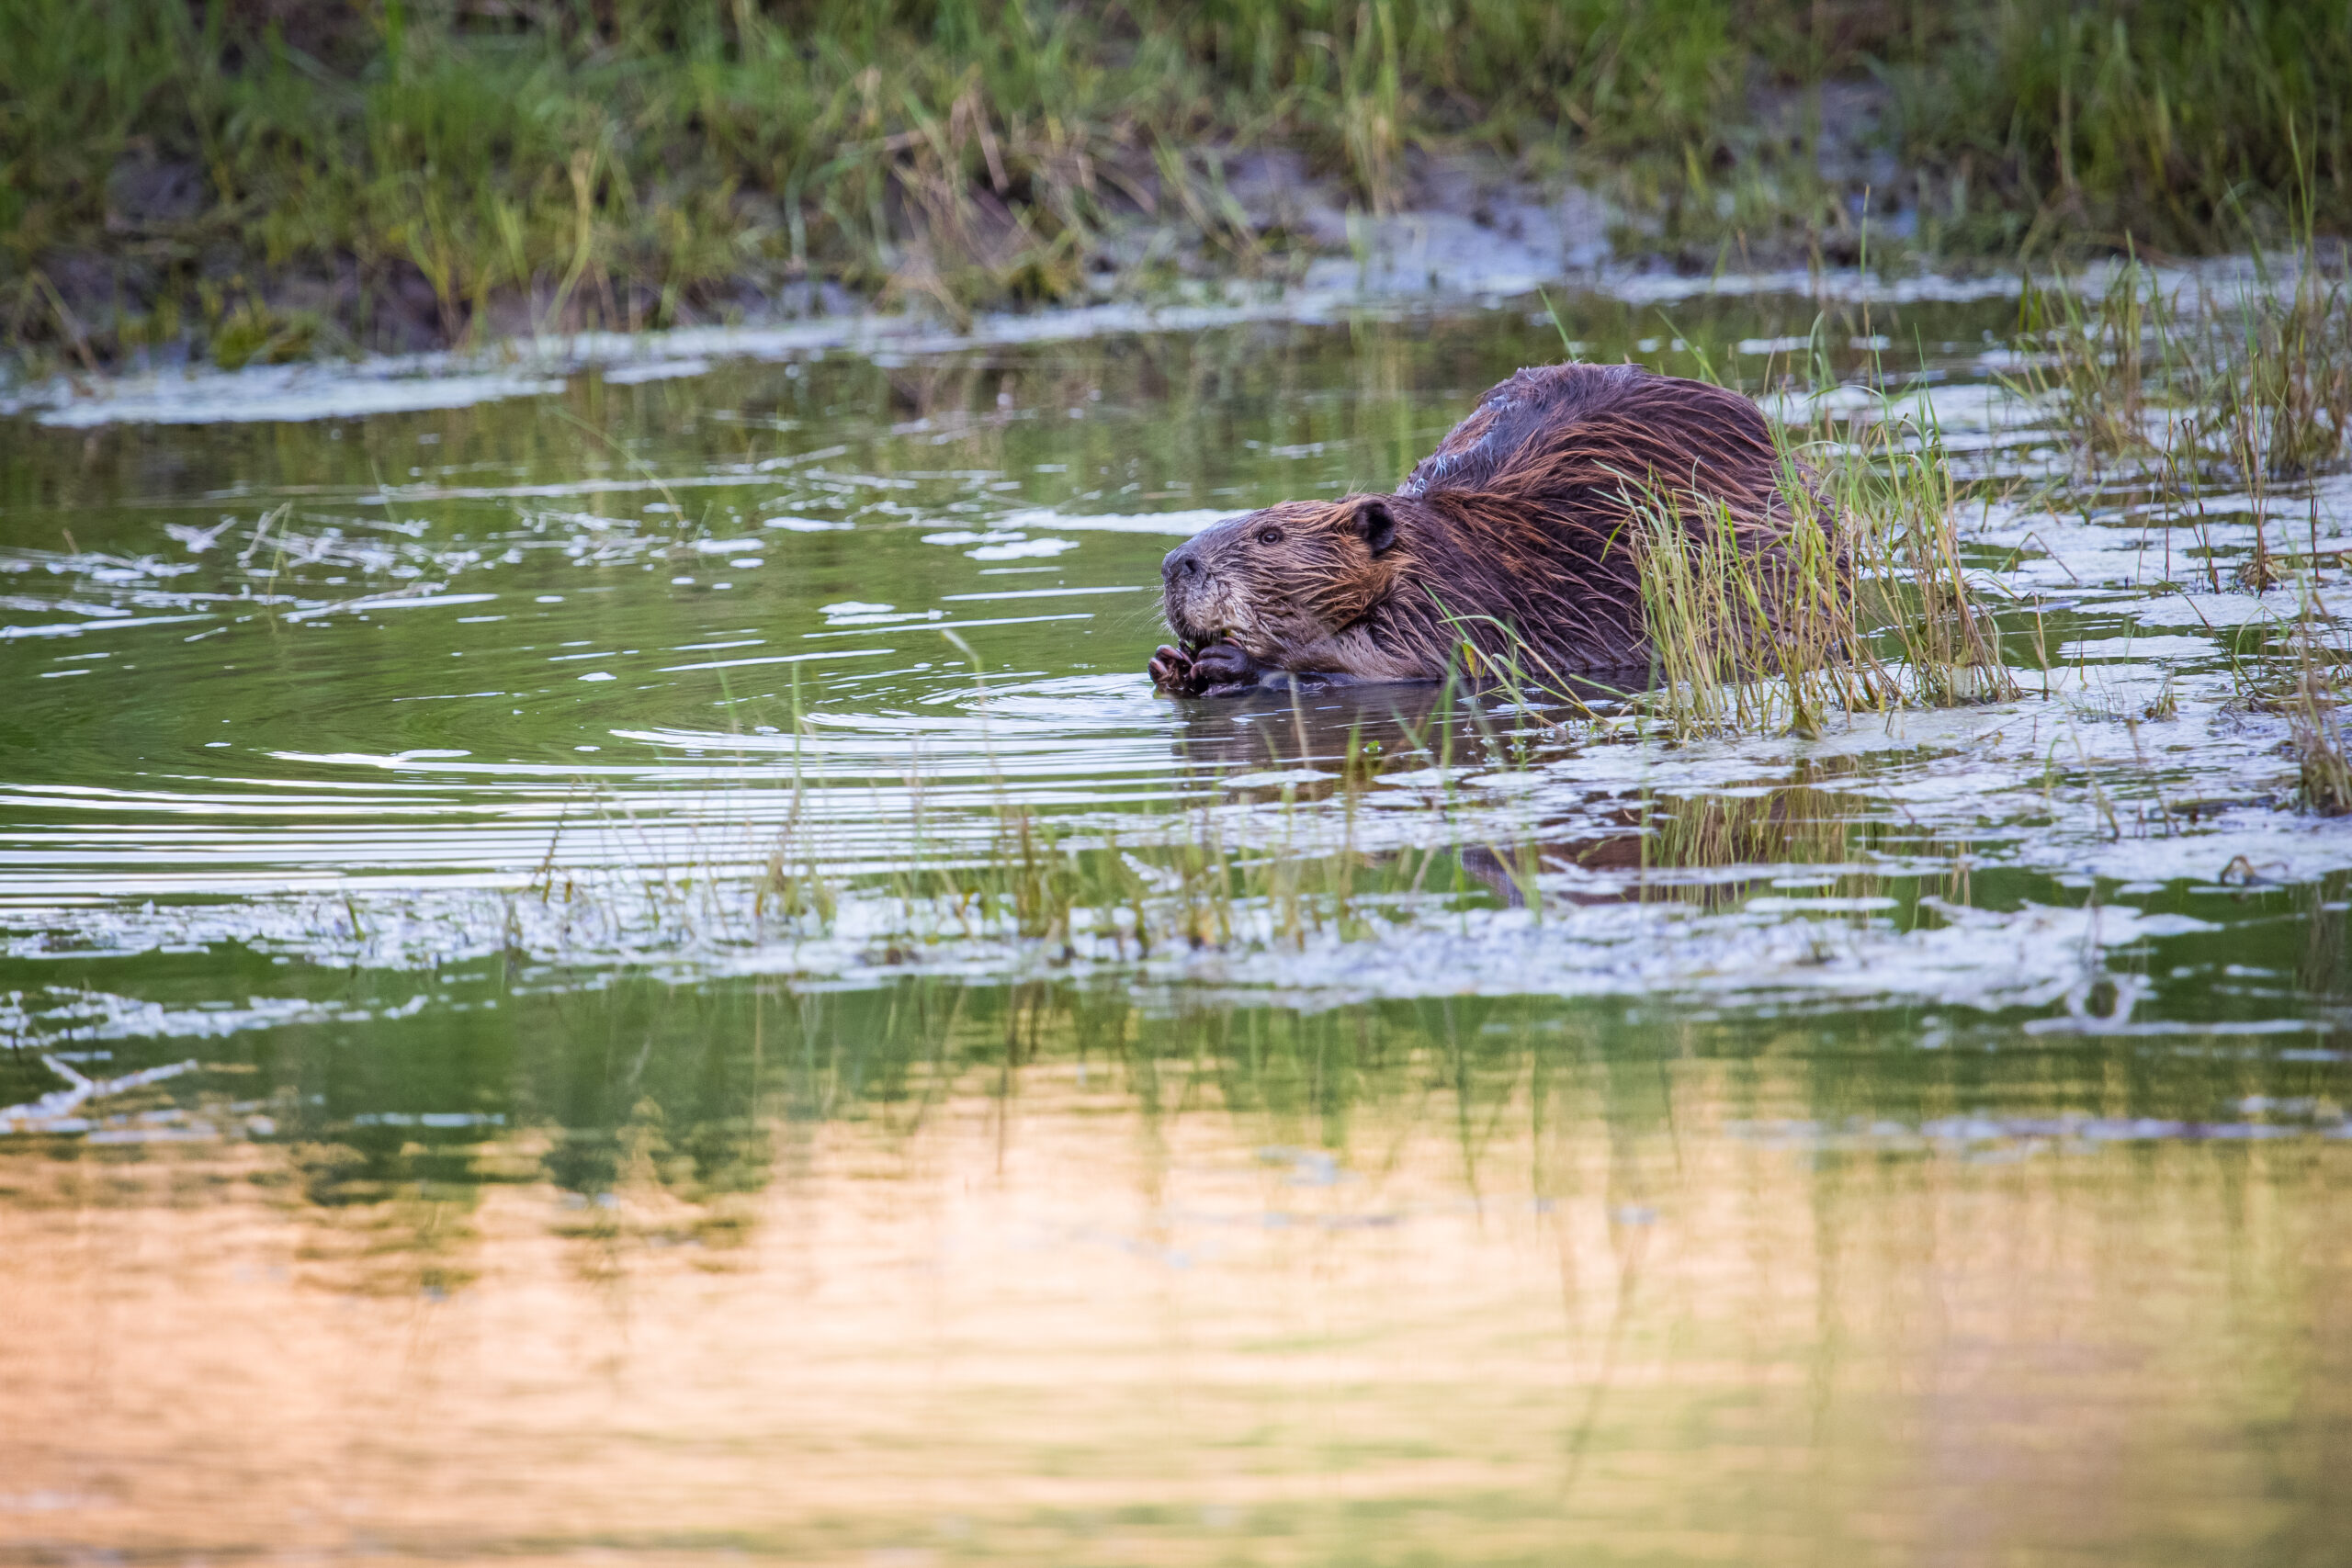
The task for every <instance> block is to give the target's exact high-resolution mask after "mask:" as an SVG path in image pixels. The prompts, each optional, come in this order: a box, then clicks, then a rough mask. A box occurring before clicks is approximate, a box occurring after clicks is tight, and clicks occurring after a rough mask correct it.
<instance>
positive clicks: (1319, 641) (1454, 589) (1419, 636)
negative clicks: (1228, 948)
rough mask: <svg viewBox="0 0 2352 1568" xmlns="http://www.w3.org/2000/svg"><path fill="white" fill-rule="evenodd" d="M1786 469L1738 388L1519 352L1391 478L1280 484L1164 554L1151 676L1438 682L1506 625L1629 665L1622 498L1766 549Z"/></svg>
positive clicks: (1777, 529) (1555, 652) (1780, 509)
mask: <svg viewBox="0 0 2352 1568" xmlns="http://www.w3.org/2000/svg"><path fill="white" fill-rule="evenodd" d="M1783 479H1784V474H1783V470H1782V465H1781V457H1780V454H1779V453H1778V451H1777V450H1776V449H1775V447H1774V446H1773V442H1772V437H1771V433H1770V430H1769V429H1768V428H1767V427H1766V425H1765V423H1764V416H1763V414H1762V412H1761V411H1759V410H1758V408H1757V406H1756V405H1755V404H1754V403H1753V402H1751V401H1750V400H1747V398H1745V397H1742V396H1740V395H1739V394H1738V393H1736V392H1732V391H1727V390H1725V389H1723V388H1721V387H1714V386H1709V385H1707V384H1706V383H1703V382H1699V381H1687V380H1682V379H1680V378H1675V377H1669V376H1659V375H1655V374H1653V373H1651V372H1649V371H1647V370H1645V369H1642V368H1641V367H1637V366H1630V365H1608V366H1601V365H1555V366H1547V367H1543V368H1540V369H1532V370H1521V371H1520V372H1519V373H1518V374H1517V375H1515V376H1513V377H1512V378H1510V380H1508V381H1505V382H1503V383H1502V384H1501V385H1499V386H1498V387H1496V388H1494V389H1492V390H1491V391H1489V392H1488V393H1487V395H1486V397H1484V398H1483V399H1481V400H1479V403H1478V407H1477V408H1476V410H1475V411H1474V412H1472V413H1471V414H1470V416H1469V417H1468V418H1467V419H1464V421H1463V422H1462V423H1460V424H1458V425H1456V426H1454V428H1453V431H1452V433H1451V434H1448V435H1447V436H1446V438H1445V440H1444V441H1443V442H1442V443H1441V444H1440V445H1439V446H1438V449H1437V450H1436V451H1435V452H1433V453H1431V454H1430V456H1429V457H1424V458H1423V459H1421V461H1420V462H1419V464H1417V465H1415V467H1414V468H1413V471H1412V473H1411V474H1410V475H1408V477H1407V478H1406V479H1405V482H1404V483H1403V484H1401V485H1399V486H1397V491H1396V492H1395V493H1394V494H1393V495H1388V496H1347V497H1343V498H1342V499H1340V500H1339V501H1336V502H1313V501H1294V502H1283V504H1281V505H1279V506H1272V507H1269V508H1267V509H1265V510H1264V511H1262V512H1253V513H1249V514H1248V515H1246V516H1242V517H1234V518H1228V519H1227V520H1226V521H1224V522H1222V523H1218V524H1216V525H1214V526H1212V527H1210V528H1208V529H1206V530H1204V532H1203V533H1201V534H1200V535H1198V536H1195V537H1194V538H1193V539H1192V540H1191V541H1190V542H1188V543H1186V544H1184V545H1182V546H1179V547H1177V548H1176V549H1174V550H1172V551H1170V553H1169V556H1168V559H1167V561H1166V563H1165V564H1164V566H1163V569H1162V570H1163V575H1164V577H1165V580H1166V592H1165V595H1164V601H1163V603H1164V608H1165V611H1166V614H1167V616H1168V624H1169V626H1170V627H1171V628H1172V629H1173V630H1174V631H1175V632H1176V634H1177V636H1178V637H1180V638H1182V640H1183V643H1184V645H1185V646H1184V647H1183V648H1182V649H1161V650H1160V654H1159V657H1157V658H1155V659H1154V660H1153V661H1152V675H1153V678H1154V680H1155V682H1158V683H1159V685H1160V686H1161V687H1162V689H1165V690H1170V691H1174V692H1178V693H1182V694H1216V693H1219V692H1230V691H1236V690H1241V689H1245V688H1247V687H1248V686H1250V685H1253V684H1256V683H1259V682H1261V681H1263V680H1265V679H1267V678H1269V677H1271V676H1275V675H1279V674H1283V673H1295V674H1306V675H1317V676H1324V677H1330V678H1337V679H1341V680H1358V681H1427V680H1437V679H1440V678H1442V676H1443V675H1444V674H1445V673H1446V671H1447V670H1448V668H1449V666H1453V665H1458V664H1459V662H1460V660H1459V650H1460V649H1461V645H1462V643H1463V641H1464V638H1465V637H1466V638H1467V639H1468V640H1470V641H1471V642H1473V643H1474V644H1476V646H1477V647H1478V649H1479V650H1480V652H1481V653H1482V654H1487V655H1493V654H1497V653H1501V652H1505V651H1507V650H1508V645H1509V644H1510V640H1511V637H1512V636H1513V635H1516V637H1519V638H1521V639H1523V640H1524V643H1525V645H1526V649H1524V650H1522V651H1524V652H1532V654H1533V655H1534V656H1535V658H1536V660H1540V661H1541V664H1546V665H1549V666H1550V667H1551V669H1552V670H1554V671H1560V672H1568V671H1607V670H1623V669H1630V668H1633V667H1636V666H1639V665H1642V664H1644V663H1645V662H1646V661H1647V660H1648V657H1649V649H1648V644H1647V640H1646V637H1645V634H1644V629H1643V625H1642V601H1641V589H1640V582H1639V579H1638V577H1637V575H1636V555H1635V549H1634V524H1633V523H1632V521H1631V517H1632V513H1633V509H1634V506H1636V505H1637V504H1642V503H1644V502H1649V503H1656V502H1659V501H1663V502H1668V503H1669V504H1671V505H1672V506H1673V507H1674V508H1675V509H1676V511H1677V512H1678V513H1679V514H1680V515H1681V516H1682V517H1683V518H1684V519H1685V520H1686V521H1685V525H1686V526H1689V525H1691V524H1693V523H1695V522H1697V521H1698V520H1700V519H1702V518H1703V519H1706V520H1708V522H1709V523H1710V524H1712V523H1713V519H1715V518H1717V517H1727V518H1728V519H1729V520H1730V522H1731V524H1732V525H1733V527H1734V528H1735V529H1736V532H1737V535H1738V537H1739V541H1740V545H1741V547H1742V549H1743V551H1744V552H1747V553H1749V554H1750V555H1751V556H1753V557H1756V558H1773V557H1776V556H1777V555H1778V554H1779V551H1780V547H1781V543H1782V541H1783V540H1784V539H1785V537H1786V535H1787V531H1788V526H1789V523H1790V520H1791V514H1790V508H1789V505H1788V502H1787V498H1786V497H1785V496H1784V495H1783V494H1782V492H1781V486H1782V482H1783ZM1270 531H1271V533H1272V536H1274V537H1273V538H1272V542H1269V539H1268V536H1269V533H1270ZM1497 622H1499V623H1501V626H1508V627H1510V632H1508V633H1507V632H1505V631H1504V630H1502V629H1501V626H1497V625H1495V624H1493V623H1497Z"/></svg>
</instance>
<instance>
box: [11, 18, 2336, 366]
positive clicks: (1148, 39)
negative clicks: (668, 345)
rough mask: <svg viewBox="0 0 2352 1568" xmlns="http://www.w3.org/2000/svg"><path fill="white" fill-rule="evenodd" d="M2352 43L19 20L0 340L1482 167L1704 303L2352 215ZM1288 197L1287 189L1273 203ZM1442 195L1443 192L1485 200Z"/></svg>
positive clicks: (799, 256)
mask: <svg viewBox="0 0 2352 1568" xmlns="http://www.w3.org/2000/svg"><path fill="white" fill-rule="evenodd" d="M2347 84H2352V0H2299V3H2295V4H2285V3H2274V0H2222V3H2209V0H2084V3H2079V4H2075V5H2071V6H2064V7H2057V8H2052V7H2034V6H2020V5H2017V4H2014V3H2013V0H1969V3H1967V4H1962V5H1959V6H1946V7H1925V6H1904V7H1895V6H1885V5H1883V4H1878V3H1876V0H1766V3H1763V4H1752V5H1742V4H1736V3H1735V0H1634V3H1633V4H1617V3H1604V0H1568V3H1566V4H1561V3H1555V0H1480V3H1478V4H1476V5H1468V6H1464V5H1460V4H1456V3H1454V0H1307V3H1305V4H1298V5H1276V4H1273V3H1272V0H1211V3H1209V4H1204V5H1193V4H1175V3H1172V0H1136V3H1134V4H1130V5H1127V6H1120V7H1114V8H1108V9H1104V8H1096V7H1090V6H1075V5H1066V4H1055V3H1052V0H860V3H855V4H846V5H833V6H812V5H807V4H802V3H800V0H765V3H760V0H736V3H733V4H729V5H718V4H708V3H695V0H600V3H598V4H595V5H593V6H592V5H589V4H586V3H584V0H528V3H521V4H497V5H490V4H473V3H470V0H365V3H361V4H356V5H351V6H287V5H282V4H276V3H272V0H208V3H205V4H194V3H191V0H0V332H5V333H6V336H7V337H8V338H9V339H10V340H12V341H13V342H14V343H16V344H20V345H27V346H29V347H32V348H35V349H37V350H39V351H40V353H42V354H44V355H52V356H56V355H62V356H65V357H68V358H71V359H74V360H76V361H78V362H80V363H82V364H84V365H85V366H96V365H99V364H102V363H104V362H106V361H107V360H109V359H112V358H115V357H118V356H119V355H125V354H132V353H136V352H138V351H139V350H141V348H169V347H172V346H174V345H177V344H185V343H190V342H193V343H195V344H198V345H199V346H200V347H201V348H202V350H203V352H206V353H208V354H209V355H211V356H213V357H214V358H216V359H218V360H220V362H221V363H224V364H236V363H243V362H244V361H247V360H251V359H256V358H259V359H280V358H290V357H296V356H300V355H309V354H314V353H318V352H322V351H334V350H340V349H345V348H348V347H353V346H362V345H365V346H393V347H399V346H414V345H417V344H422V343H427V342H447V341H451V340H454V339H458V338H462V337H466V336H469V335H472V334H478V333H483V332H485V331H495V332H503V333H511V332H527V331H530V330H533V329H535V328H539V327H552V328H570V327H575V326H580V325H588V324H595V325H604V326H616V327H639V326H646V325H658V324H665V323H670V322H677V321H695V320H710V319H718V318H723V317H725V316H726V315H728V314H729V313H730V312H732V311H736V310H743V309H747V308H752V307H764V308H773V307H774V305H775V302H776V301H777V300H778V299H779V297H780V296H782V297H786V298H790V297H793V295H794V291H795V290H798V291H800V292H799V295H798V297H799V298H801V299H814V298H815V295H814V293H813V292H811V291H812V290H813V289H814V287H815V286H816V285H818V284H820V283H824V284H833V285H839V286H842V287H846V288H850V289H853V290H856V291H859V292H863V293H867V294H877V295H880V296H882V297H884V298H885V299H899V300H923V301H929V302H930V303H932V304H933V305H934V306H936V307H937V308H939V309H941V310H946V311H948V312H950V313H956V312H960V311H962V310H967V309H969V308H971V307H972V306H974V305H977V304H981V303H989V304H1001V303H1012V304H1019V303H1023V302H1032V301H1046V300H1057V299H1071V298H1076V297H1080V296H1083V295H1086V294H1088V293H1090V292H1093V291H1097V290H1099V289H1102V288H1110V287H1117V288H1138V289H1149V288H1157V287H1161V286H1164V285H1165V284H1167V283H1168V282H1169V281H1170V280H1172V279H1174V278H1176V277H1178V276H1182V275H1184V274H1187V273H1191V274H1196V275H1201V274H1214V275H1218V276H1224V275H1230V274H1235V273H1238V274H1242V275H1250V274H1265V273H1272V274H1280V273H1281V272H1283V270H1284V269H1285V268H1286V267H1287V266H1289V265H1291V264H1292V260H1293V258H1294V257H1295V255H1296V254H1298V252H1299V251H1300V250H1301V249H1302V248H1303V247H1307V246H1310V245H1311V243H1312V242H1311V240H1309V239H1308V237H1307V236H1305V235H1300V234H1294V233H1291V232H1289V231H1286V230H1285V228H1284V227H1283V222H1284V220H1282V219H1281V218H1279V217H1276V216H1270V215H1269V214H1268V213H1266V212H1264V211H1257V212H1255V213H1253V212H1252V211H1250V210H1248V209H1245V206H1244V204H1243V203H1242V202H1241V201H1239V200H1238V199H1237V197H1235V195H1234V190H1235V184H1236V177H1237V176H1238V173H1239V172H1240V169H1241V164H1240V163H1239V160H1242V159H1245V158H1247V157H1249V156H1250V155H1251V154H1253V153H1255V152H1261V151H1263V150H1268V149H1279V150H1283V151H1284V152H1289V153H1295V154H1296V155H1297V156H1298V157H1299V158H1301V159H1302V160H1303V166H1304V168H1305V169H1306V171H1307V172H1308V173H1310V174H1313V175H1318V176H1322V177H1327V178H1328V179H1329V180H1330V181H1332V182H1335V186H1334V188H1335V190H1336V194H1337V199H1338V201H1339V202H1340V204H1341V205H1345V206H1351V207H1353V208H1355V209H1359V210H1361V211H1363V212H1365V213H1371V214H1378V213H1382V212H1385V211H1390V210H1393V209H1397V208H1398V207H1400V206H1402V205H1405V204H1407V203H1408V202H1410V201H1413V200H1416V199H1421V198H1422V197H1424V196H1425V195H1426V193H1423V192H1420V191H1419V184H1420V183H1422V182H1423V180H1424V179H1425V177H1426V176H1427V175H1428V169H1429V164H1428V160H1429V159H1430V157H1432V156H1434V155H1442V154H1448V153H1455V152H1477V153H1480V154H1483V155H1487V156H1489V157H1490V158H1491V159H1492V160H1493V161H1494V164H1495V166H1496V167H1497V168H1498V169H1501V170H1505V171H1508V172H1511V173H1515V174H1517V175H1521V176H1526V177H1532V178H1534V179H1537V180H1539V181H1543V180H1552V179H1558V178H1566V177H1575V178H1578V179H1582V180H1585V181H1587V182H1589V183H1594V184H1598V185H1600V186H1603V187H1604V188H1605V189H1606V190H1607V191H1609V192H1610V193H1611V195H1612V196H1613V197H1615V198H1616V200H1617V201H1618V203H1619V206H1620V209H1621V210H1622V212H1623V218H1624V220H1625V226H1624V230H1623V238H1624V239H1625V241H1626V242H1627V243H1631V244H1633V245H1634V246H1636V247H1638V248H1641V249H1645V250H1654V251H1662V252H1666V253H1668V254H1679V255H1681V256H1684V257H1686V258H1687V259H1691V260H1694V261H1696V262H1699V263H1701V264H1702V265H1703V264H1705V263H1707V262H1709V261H1711V260H1714V259H1719V258H1723V257H1735V258H1736V257H1737V256H1740V255H1743V254H1755V253H1757V252H1758V251H1781V252H1787V253H1791V254H1815V255H1821V256H1829V257H1835V258H1838V259H1853V258H1854V257H1855V256H1857V255H1858V254H1859V252H1860V235H1861V225H1862V223H1863V221H1864V215H1865V214H1867V220H1868V221H1869V222H1871V224H1873V225H1876V226H1877V228H1878V230H1879V231H1881V232H1882V233H1885V232H1902V233H1907V234H1908V235H1910V236H1911V241H1912V243H1916V244H1917V245H1918V246H1920V247H1922V248H1924V249H1926V250H1928V251H1932V252H1936V253H1939V254H1952V253H1955V252H1959V253H1975V254H2003V255H2010V254H2016V253H2018V251H2019V250H2021V249H2022V250H2026V251H2037V250H2041V249H2047V248H2050V247H2052V246H2063V245H2073V244H2080V243H2085V242H2087V243H2090V244H2092V245H2094V246H2107V245H2119V246H2120V245H2121V244H2122V243H2124V242H2125V240H2126V238H2127V236H2129V237H2137V238H2138V239H2139V240H2140V241H2141V242H2143V243H2149V244H2155V245H2161V246H2165V247H2167V248H2170V249H2175V250H2180V249H2204V248H2211V247H2213V246H2215V245H2217V244H2220V243H2237V242H2238V240H2239V237H2240V235H2241V234H2242V233H2243V232H2244V231H2245V228H2246V227H2247V226H2248V225H2251V226H2252V228H2253V229H2254V230H2255V231H2256V233H2257V235H2263V234H2274V235H2275V234H2283V233H2285V232H2286V231H2287V230H2288V228H2289V226H2290V225H2289V223H2288V215H2289V212H2290V209H2291V208H2292V207H2293V205H2294V204H2293V201H2292V200H2291V199H2290V198H2291V197H2293V196H2294V194H2295V193H2296V192H2299V191H2300V192H2302V193H2306V194H2307V196H2308V197H2309V199H2308V202H2307V203H2306V206H2307V208H2308V215H2309V216H2311V217H2312V218H2313V219H2315V220H2316V221H2317V222H2318V223H2319V224H2320V225H2321V226H2322V227H2324V228H2335V229H2341V228H2343V227H2345V226H2346V222H2347V220H2352V130H2348V129H2347V122H2346V114H2345V109H2344V104H2345V102H2346V98H2347V96H2352V95H2347V93H2346V90H2345V89H2346V85H2347ZM1285 167H1287V165H1285ZM1460 178H1461V176H1460V175H1459V173H1458V171H1456V172H1455V173H1453V174H1448V175H1443V176H1442V177H1441V178H1440V179H1439V183H1440V184H1447V183H1453V184H1458V183H1459V181H1460Z"/></svg>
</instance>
